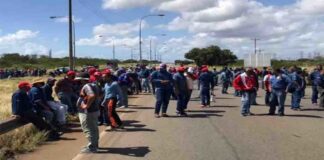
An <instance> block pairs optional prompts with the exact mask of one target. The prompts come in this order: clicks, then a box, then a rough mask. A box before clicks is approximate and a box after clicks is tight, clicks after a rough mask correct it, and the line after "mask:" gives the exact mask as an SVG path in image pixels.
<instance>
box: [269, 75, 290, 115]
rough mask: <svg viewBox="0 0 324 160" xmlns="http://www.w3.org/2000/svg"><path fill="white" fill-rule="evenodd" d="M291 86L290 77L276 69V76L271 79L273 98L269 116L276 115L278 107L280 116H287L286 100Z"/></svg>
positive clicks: (271, 98)
mask: <svg viewBox="0 0 324 160" xmlns="http://www.w3.org/2000/svg"><path fill="white" fill-rule="evenodd" d="M289 84H290V79H289V77H288V76H287V75H286V74H284V73H283V71H282V70H280V69H276V70H275V72H274V75H273V76H271V78H270V85H271V96H270V109H269V115H274V114H275V111H276V106H277V105H279V109H278V114H279V116H284V115H285V100H286V95H287V88H288V85H289Z"/></svg>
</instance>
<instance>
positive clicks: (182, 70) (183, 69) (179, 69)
mask: <svg viewBox="0 0 324 160" xmlns="http://www.w3.org/2000/svg"><path fill="white" fill-rule="evenodd" d="M177 70H178V72H184V71H185V68H184V67H178V69H177Z"/></svg>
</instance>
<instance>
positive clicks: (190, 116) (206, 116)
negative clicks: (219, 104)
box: [168, 113, 223, 118]
mask: <svg viewBox="0 0 324 160" xmlns="http://www.w3.org/2000/svg"><path fill="white" fill-rule="evenodd" d="M211 116H216V117H223V115H221V114H211V113H210V114H208V113H206V114H203V113H202V114H199V113H198V114H188V116H187V117H183V116H177V115H169V117H168V118H208V117H211Z"/></svg>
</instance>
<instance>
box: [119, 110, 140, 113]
mask: <svg viewBox="0 0 324 160" xmlns="http://www.w3.org/2000/svg"><path fill="white" fill-rule="evenodd" d="M117 112H118V113H134V112H137V111H125V110H117Z"/></svg>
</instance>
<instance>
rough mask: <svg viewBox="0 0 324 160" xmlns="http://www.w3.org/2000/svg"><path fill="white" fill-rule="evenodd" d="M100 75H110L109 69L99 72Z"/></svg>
mask: <svg viewBox="0 0 324 160" xmlns="http://www.w3.org/2000/svg"><path fill="white" fill-rule="evenodd" d="M101 74H108V75H111V71H110V70H109V69H105V70H103V71H102V72H101Z"/></svg>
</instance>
